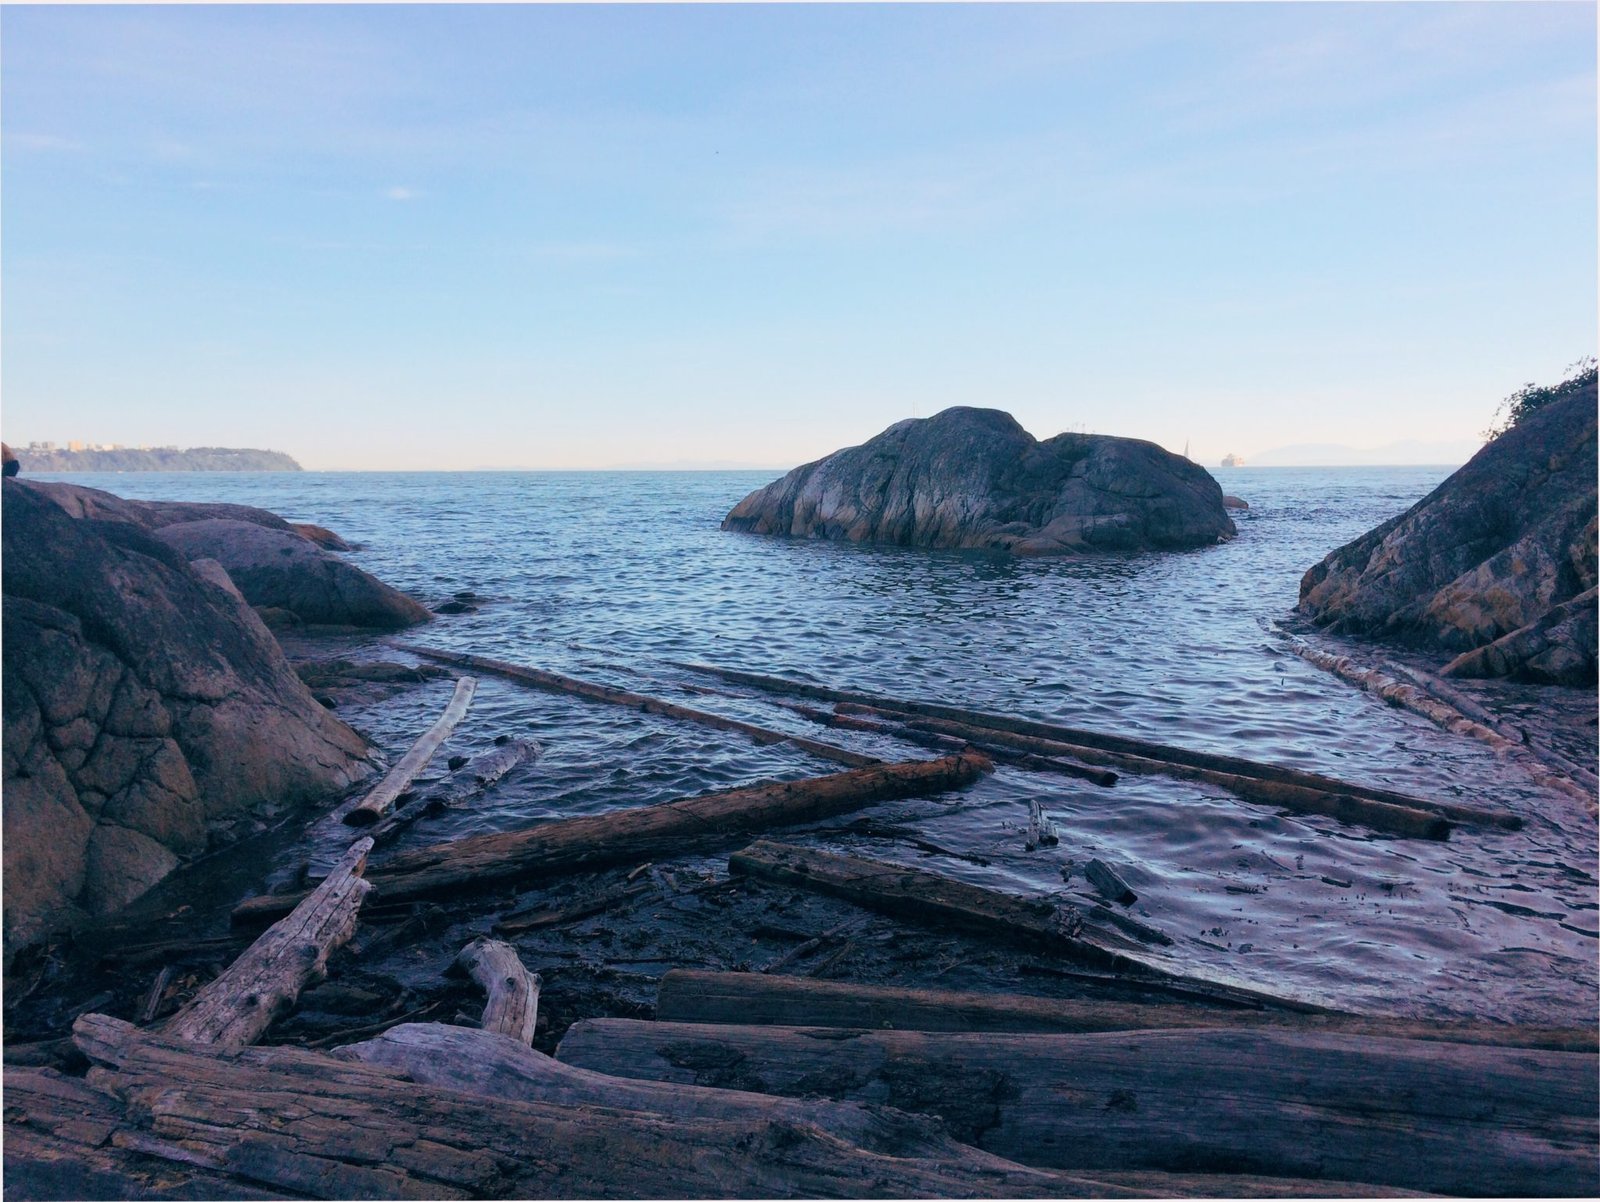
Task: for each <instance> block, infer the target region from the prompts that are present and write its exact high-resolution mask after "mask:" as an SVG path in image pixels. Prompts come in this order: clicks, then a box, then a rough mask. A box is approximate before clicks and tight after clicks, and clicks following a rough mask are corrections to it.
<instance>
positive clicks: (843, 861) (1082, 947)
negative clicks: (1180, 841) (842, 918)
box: [728, 840, 1322, 1011]
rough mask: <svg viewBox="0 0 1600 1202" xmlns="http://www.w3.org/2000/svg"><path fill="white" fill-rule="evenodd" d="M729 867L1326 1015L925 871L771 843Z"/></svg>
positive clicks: (1078, 919) (1042, 903) (1149, 978)
mask: <svg viewBox="0 0 1600 1202" xmlns="http://www.w3.org/2000/svg"><path fill="white" fill-rule="evenodd" d="M728 868H729V870H730V871H731V872H734V873H738V874H743V875H746V876H753V877H757V878H759V879H761V880H768V881H776V882H779V883H781V884H785V885H791V886H794V887H795V888H799V889H806V890H809V891H811V892H814V893H825V894H828V895H830V896H833V897H842V898H845V899H846V900H848V901H852V902H855V903H856V904H857V905H860V906H865V907H867V908H869V909H873V910H879V911H882V912H883V913H886V914H893V915H895V916H896V917H900V918H910V919H912V920H914V921H917V922H922V923H932V924H935V925H939V926H951V927H958V928H961V929H964V930H968V931H973V932H977V933H979V934H984V935H989V936H1000V937H1001V938H1004V939H1008V940H1011V941H1013V942H1021V943H1025V944H1028V945H1031V946H1034V947H1038V948H1042V949H1045V950H1048V951H1050V952H1053V953H1055V954H1057V955H1060V956H1063V957H1065V958H1067V959H1069V960H1074V961H1077V962H1079V963H1084V964H1091V965H1095V966H1098V967H1101V968H1108V969H1112V970H1114V971H1116V972H1118V973H1122V974H1125V975H1127V976H1129V977H1131V978H1135V979H1137V980H1138V981H1139V982H1140V983H1141V984H1144V985H1147V986H1150V987H1153V988H1167V987H1175V988H1178V989H1181V990H1183V991H1184V992H1186V993H1195V994H1200V995H1203V996H1210V997H1214V998H1216V999H1217V1000H1222V1001H1233V1002H1235V1003H1239V1004H1243V1005H1271V1006H1282V1007H1285V1008H1289V1009H1300V1010H1311V1011H1317V1010H1321V1009H1322V1007H1320V1006H1315V1005H1311V1004H1309V1003H1305V1002H1299V1001H1295V1000H1293V999H1290V998H1281V997H1275V996H1273V995H1271V994H1266V993H1261V992H1258V991H1256V990H1252V989H1246V988H1243V987H1240V986H1235V985H1229V984H1223V983H1220V982H1214V981H1208V980H1205V979H1203V978H1198V977H1185V976H1179V975H1177V974H1175V973H1171V972H1168V971H1166V970H1165V969H1161V968H1158V967H1156V966H1154V965H1151V964H1147V963H1146V962H1145V961H1143V960H1140V959H1138V958H1137V957H1135V956H1132V955H1130V954H1129V952H1130V951H1133V950H1137V949H1138V945H1137V944H1135V943H1130V942H1129V941H1128V940H1127V939H1125V938H1124V937H1123V936H1122V935H1121V934H1120V933H1119V932H1118V931H1117V930H1116V929H1115V928H1113V927H1112V926H1111V925H1110V924H1105V925H1099V924H1101V923H1103V922H1104V919H1103V918H1102V917H1101V915H1100V914H1099V913H1098V912H1097V911H1096V910H1094V909H1090V910H1081V909H1079V908H1078V907H1076V906H1073V905H1070V904H1058V903H1056V902H1053V901H1050V900H1048V899H1044V898H1024V897H1015V896H1013V895H1011V894H1008V893H1000V892H997V891H996V890H993V889H985V888H983V887H981V886H979V885H969V884H967V883H966V882H965V881H958V880H955V879H953V878H951V877H947V876H941V875H939V874H937V873H932V872H926V871H924V870H922V869H920V868H907V867H904V866H902V865H899V864H886V863H884V862H882V861H880V860H868V859H864V858H862V857H860V856H843V855H835V854H833V853H831V852H825V851H818V850H816V849H815V848H810V847H795V846H790V845H787V844H782V843H772V842H769V841H766V840H762V841H760V842H756V843H753V844H751V845H750V846H749V847H747V848H745V849H744V850H743V851H740V852H736V853H734V855H732V856H730V857H729V859H728ZM1088 924H1095V925H1094V926H1093V927H1090V926H1089V925H1088Z"/></svg>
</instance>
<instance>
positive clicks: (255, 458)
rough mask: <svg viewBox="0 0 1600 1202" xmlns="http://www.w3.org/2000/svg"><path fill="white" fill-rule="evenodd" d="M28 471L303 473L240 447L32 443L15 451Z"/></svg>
mask: <svg viewBox="0 0 1600 1202" xmlns="http://www.w3.org/2000/svg"><path fill="white" fill-rule="evenodd" d="M16 455H17V458H18V460H20V461H21V464H22V469H23V470H24V471H26V472H298V471H301V470H303V469H302V468H301V467H300V465H299V464H298V463H296V462H295V461H294V460H293V459H291V458H290V457H289V456H287V455H285V454H284V453H283V452H282V451H253V450H248V449H243V448H237V447H189V448H187V449H184V448H180V447H124V446H98V447H94V446H83V445H81V444H73V443H69V444H68V445H67V446H66V447H65V448H62V447H58V446H56V445H55V444H54V443H50V442H31V443H29V444H28V445H27V446H25V447H18V448H17V450H16Z"/></svg>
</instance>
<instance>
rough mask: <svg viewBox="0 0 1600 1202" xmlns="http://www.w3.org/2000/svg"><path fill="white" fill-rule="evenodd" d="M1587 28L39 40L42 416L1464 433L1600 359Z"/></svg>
mask: <svg viewBox="0 0 1600 1202" xmlns="http://www.w3.org/2000/svg"><path fill="white" fill-rule="evenodd" d="M1595 20H1596V10H1595V6H1594V5H1592V4H1590V3H1586V2H1582V0H1577V2H1572V3H1565V2H1562V3H1541V2H1536V0H1534V2H1516V3H1493V2H1488V3H1476V2H1475V3H1465V4H1456V3H1420V4H1391V3H1375V4H1339V3H1286V4H1271V3H1260V4H1222V3H1217V4H1212V3H1172V4H1165V3H1131V4H1115V3H1105V4H1097V3H1060V4H1027V5H1005V4H947V5H919V4H892V5H873V4H862V5H813V4H795V5H726V6H724V5H689V6H668V5H628V6H607V5H574V6H560V5H494V6H467V5H416V6H392V7H391V6H350V7H339V6H320V5H294V6H265V7H226V6H224V7H193V6H174V7H98V8H86V7H77V6H28V5H23V6H18V5H7V6H5V7H4V9H3V11H0V396H3V400H0V425H3V431H4V437H5V439H6V441H7V442H8V443H10V444H12V445H13V446H16V445H18V444H25V443H27V442H29V441H33V440H52V441H56V442H58V443H64V442H65V441H66V440H68V439H82V440H85V441H88V442H104V443H112V442H118V443H125V444H129V445H139V444H150V445H165V444H176V445H180V446H199V445H221V446H244V447H259V448H267V449H274V450H281V451H287V452H288V453H290V454H291V455H293V456H295V457H296V458H297V459H298V460H299V461H300V462H301V463H302V464H303V465H304V466H305V467H307V468H311V469H328V470H345V469H466V468H479V467H491V468H492V467H502V468H506V467H534V468H602V467H610V466H618V465H636V464H652V465H690V464H695V465H699V464H725V465H733V464H738V465H751V466H761V467H777V468H787V467H790V466H793V465H795V464H798V463H802V462H805V461H808V460H811V459H815V458H817V457H819V456H821V455H824V454H826V453H828V452H829V451H832V450H834V449H836V448H838V447H841V446H848V445H853V444H856V443H859V442H862V441H864V440H865V439H867V438H869V437H871V436H872V435H873V434H875V433H877V432H878V431H880V430H882V429H883V428H885V427H886V426H888V425H890V424H891V423H893V422H895V421H898V420H900V419H902V418H906V417H914V416H916V417H926V416H929V415H931V414H933V413H935V412H937V411H938V410H940V409H943V408H945V407H947V406H950V405H981V406H992V407H995V408H1000V409H1005V410H1007V411H1008V412H1010V413H1012V414H1013V415H1014V416H1015V417H1016V418H1017V419H1018V420H1019V421H1020V422H1021V423H1022V424H1023V425H1024V426H1025V427H1026V428H1028V429H1029V430H1030V431H1032V432H1033V433H1034V434H1035V435H1038V436H1040V437H1048V436H1049V435H1052V434H1056V433H1059V432H1061V431H1065V430H1086V431H1090V432H1095V433H1101V434H1118V435H1125V436H1129V437H1137V438H1146V439H1150V440H1152V441H1155V442H1158V443H1160V444H1161V445H1163V446H1165V447H1167V448H1168V449H1169V450H1172V451H1178V452H1181V451H1182V450H1183V449H1184V448H1185V447H1186V446H1188V447H1190V452H1189V453H1190V455H1191V457H1192V458H1194V459H1195V460H1197V461H1199V462H1204V463H1211V464H1214V463H1215V462H1216V461H1217V460H1219V459H1220V458H1221V457H1222V456H1223V455H1224V454H1226V453H1229V452H1233V453H1236V454H1238V455H1241V456H1243V457H1244V458H1245V459H1247V460H1248V459H1249V457H1250V456H1251V455H1253V454H1256V453H1258V452H1261V451H1265V450H1267V449H1269V448H1274V447H1281V446H1284V445H1288V444H1314V443H1333V444H1345V445H1350V446H1356V447H1375V446H1380V445H1383V444H1388V443H1393V442H1401V441H1408V440H1409V441H1420V442H1424V443H1439V442H1452V441H1453V442H1456V443H1459V444H1462V445H1469V444H1470V441H1471V440H1473V439H1475V438H1476V437H1477V436H1478V434H1479V432H1480V431H1482V430H1483V429H1484V428H1485V427H1486V426H1488V425H1489V424H1490V421H1491V419H1492V417H1493V415H1494V411H1495V408H1496V406H1497V404H1498V403H1499V401H1500V399H1501V398H1503V397H1504V396H1506V395H1507V394H1508V393H1510V392H1512V391H1514V390H1515V389H1516V388H1518V387H1520V386H1521V385H1522V384H1524V383H1527V382H1529V381H1537V382H1541V383H1547V382H1554V381H1556V380H1559V379H1560V378H1562V376H1563V374H1564V369H1565V368H1566V367H1567V365H1569V364H1571V363H1572V362H1574V361H1575V360H1577V359H1578V358H1580V357H1582V356H1585V355H1588V354H1591V353H1593V352H1594V351H1595V349H1596V327H1597V320H1600V318H1597V302H1596V296H1597V278H1596V261H1597V243H1596V211H1597V197H1596V84H1595V63H1596V29H1595Z"/></svg>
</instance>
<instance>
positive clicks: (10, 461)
mask: <svg viewBox="0 0 1600 1202" xmlns="http://www.w3.org/2000/svg"><path fill="white" fill-rule="evenodd" d="M0 468H3V470H4V474H5V475H7V476H15V475H16V474H17V473H18V472H20V471H21V470H22V463H21V462H20V461H19V460H18V459H17V457H16V455H15V454H13V453H12V450H11V448H10V447H8V446H6V444H5V443H3V442H0Z"/></svg>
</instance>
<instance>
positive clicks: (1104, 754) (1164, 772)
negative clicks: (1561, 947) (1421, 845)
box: [862, 707, 1521, 840]
mask: <svg viewBox="0 0 1600 1202" xmlns="http://www.w3.org/2000/svg"><path fill="white" fill-rule="evenodd" d="M862 708H866V707H862ZM878 712H880V713H886V714H887V713H889V712H890V711H887V710H880V711H878ZM907 722H908V725H909V726H910V727H911V729H914V730H929V731H935V732H938V733H941V734H953V735H960V736H962V737H965V738H966V739H967V740H968V742H969V743H970V744H972V745H973V746H975V747H977V748H979V749H980V750H983V751H986V752H989V751H990V748H991V747H993V746H996V745H998V746H1001V747H1017V748H1024V749H1026V750H1028V751H1031V752H1033V753H1035V754H1038V755H1041V756H1050V755H1073V756H1077V757H1078V758H1079V759H1082V760H1087V761H1089V762H1091V763H1102V764H1114V765H1116V766H1117V767H1118V768H1121V769H1122V770H1123V771H1125V772H1132V773H1136V774H1138V775H1144V776H1166V777H1170V778H1172V779H1173V780H1188V781H1194V782H1196V783H1198V784H1206V785H1214V786H1216V787H1217V788H1219V789H1226V790H1227V791H1228V792H1230V793H1232V794H1234V796H1236V797H1240V798H1243V799H1244V800H1246V801H1252V802H1256V803H1259V804H1262V805H1270V806H1276V807H1279V808H1281V809H1286V810H1291V811H1293V812H1295V813H1301V814H1322V815H1324V816H1326V817H1329V818H1336V819H1338V820H1339V821H1340V822H1344V823H1348V824H1350V825H1353V826H1354V825H1359V826H1366V827H1369V828H1371V829H1373V830H1380V831H1385V832H1387V833H1389V834H1393V835H1402V836H1406V837H1408V838H1417V839H1436V840H1442V839H1447V838H1449V835H1450V824H1451V817H1460V815H1461V814H1462V813H1464V812H1466V813H1471V814H1472V815H1474V816H1475V817H1476V818H1478V819H1481V820H1482V822H1481V824H1484V825H1495V826H1503V825H1504V823H1502V822H1500V821H1499V820H1498V818H1496V817H1495V816H1494V815H1491V814H1489V813H1488V812H1487V811H1464V810H1463V809H1462V807H1458V806H1450V807H1446V808H1449V809H1450V810H1452V811H1454V813H1453V814H1452V815H1446V814H1445V813H1443V812H1442V810H1441V809H1424V808H1421V806H1423V805H1431V804H1433V803H1422V802H1419V804H1418V805H1417V806H1401V805H1395V804H1394V803H1392V802H1387V801H1373V800H1372V799H1370V798H1367V797H1358V796H1356V795H1354V794H1350V793H1333V792H1329V791H1327V790H1324V789H1315V788H1310V787H1308V786H1305V785H1296V784H1289V783H1286V782H1284V781H1277V780H1265V779H1262V778H1260V777H1254V776H1240V775H1238V774H1236V773H1231V772H1219V771H1217V770H1215V769H1211V768H1196V767H1194V766H1192V765H1189V764H1179V763H1172V762H1168V761H1165V760H1156V759H1151V758H1149V757H1147V756H1136V755H1130V754H1127V753H1126V752H1120V751H1104V750H1102V749H1100V748H1098V747H1079V746H1077V745H1075V744H1072V743H1061V742H1057V741H1055V740H1053V739H1040V738H1036V737H1034V736H1032V735H1018V734H1012V733H1011V732H1009V731H1003V730H985V729H984V728H982V727H977V726H970V725H968V724H966V723H962V722H952V721H949V720H948V719H944V718H909V719H907ZM991 754H992V752H991ZM1515 821H1516V822H1517V823H1518V824H1520V823H1521V819H1516V820H1515Z"/></svg>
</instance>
